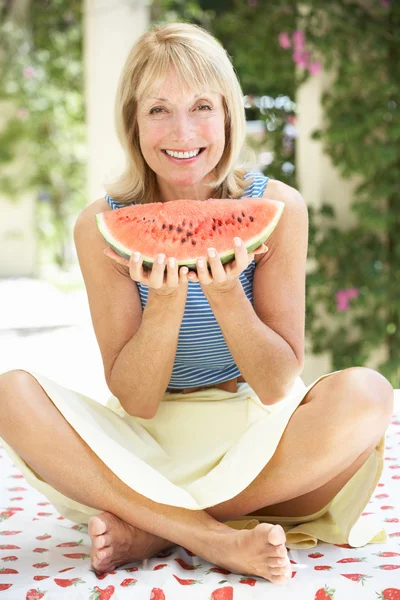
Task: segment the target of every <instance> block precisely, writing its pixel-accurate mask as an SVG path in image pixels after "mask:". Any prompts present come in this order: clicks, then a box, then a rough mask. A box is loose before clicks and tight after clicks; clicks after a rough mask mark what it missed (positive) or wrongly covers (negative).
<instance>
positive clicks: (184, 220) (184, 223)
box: [182, 219, 186, 227]
mask: <svg viewBox="0 0 400 600" xmlns="http://www.w3.org/2000/svg"><path fill="white" fill-rule="evenodd" d="M185 225H186V219H183V221H182V227H185Z"/></svg>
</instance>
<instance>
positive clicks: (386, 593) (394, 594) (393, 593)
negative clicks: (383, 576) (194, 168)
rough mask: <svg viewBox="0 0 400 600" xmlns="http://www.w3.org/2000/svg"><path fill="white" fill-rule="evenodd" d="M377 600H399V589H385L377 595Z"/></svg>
mask: <svg viewBox="0 0 400 600" xmlns="http://www.w3.org/2000/svg"><path fill="white" fill-rule="evenodd" d="M377 600H400V590H399V588H386V590H383V591H382V593H381V594H379V595H378V598H377Z"/></svg>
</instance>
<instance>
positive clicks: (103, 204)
mask: <svg viewBox="0 0 400 600" xmlns="http://www.w3.org/2000/svg"><path fill="white" fill-rule="evenodd" d="M106 210H112V209H111V207H110V205H109V204H108V202H107V200H106V199H105V198H99V199H98V200H95V201H94V202H92V203H91V204H88V205H87V206H85V208H84V209H83V210H81V212H80V213H79V215H78V216H77V219H76V221H75V228H74V231H75V232H76V231H80V230H82V229H84V230H87V227H88V226H89V227H90V226H91V225H95V224H96V221H95V219H94V215H97V214H98V213H101V212H105V211H106Z"/></svg>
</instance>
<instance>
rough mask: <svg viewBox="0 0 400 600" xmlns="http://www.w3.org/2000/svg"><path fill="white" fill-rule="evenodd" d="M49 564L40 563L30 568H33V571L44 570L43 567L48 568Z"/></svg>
mask: <svg viewBox="0 0 400 600" xmlns="http://www.w3.org/2000/svg"><path fill="white" fill-rule="evenodd" d="M48 566H49V563H47V562H42V563H36V564H35V565H32V567H35V569H44V568H45V567H48Z"/></svg>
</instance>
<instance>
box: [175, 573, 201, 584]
mask: <svg viewBox="0 0 400 600" xmlns="http://www.w3.org/2000/svg"><path fill="white" fill-rule="evenodd" d="M173 577H175V579H176V580H177V582H178V583H180V584H181V585H193V584H194V583H202V581H198V580H197V579H180V578H179V577H178V576H177V575H173Z"/></svg>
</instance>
